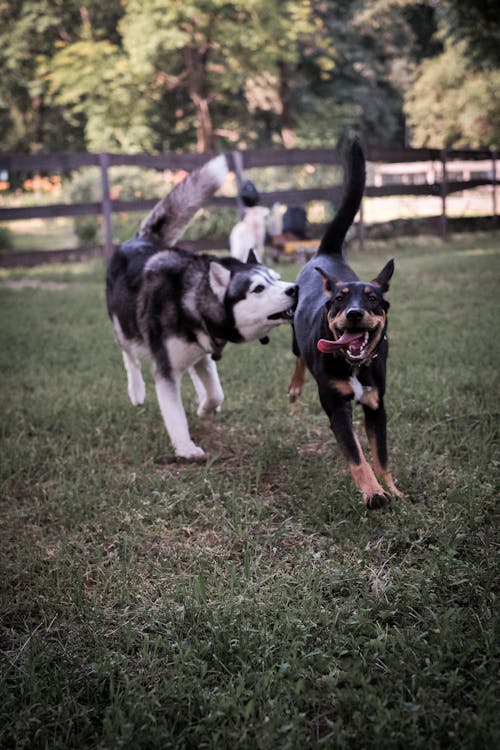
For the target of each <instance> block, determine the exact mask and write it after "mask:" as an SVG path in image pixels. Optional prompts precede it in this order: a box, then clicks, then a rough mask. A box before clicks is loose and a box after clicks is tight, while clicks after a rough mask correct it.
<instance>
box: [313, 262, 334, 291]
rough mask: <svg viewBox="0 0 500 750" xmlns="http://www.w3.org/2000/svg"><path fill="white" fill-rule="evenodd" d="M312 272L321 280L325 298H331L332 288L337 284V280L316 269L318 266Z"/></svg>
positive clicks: (320, 269)
mask: <svg viewBox="0 0 500 750" xmlns="http://www.w3.org/2000/svg"><path fill="white" fill-rule="evenodd" d="M314 270H315V271H317V272H318V273H319V274H320V276H321V277H322V278H323V292H324V293H325V294H326V296H327V297H331V296H332V291H333V288H334V287H335V286H336V285H337V284H338V283H339V280H338V279H336V278H335V276H329V275H328V274H327V273H325V272H324V271H323V269H322V268H318V266H315V267H314Z"/></svg>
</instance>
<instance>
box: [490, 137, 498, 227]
mask: <svg viewBox="0 0 500 750" xmlns="http://www.w3.org/2000/svg"><path fill="white" fill-rule="evenodd" d="M491 179H492V184H491V197H492V199H493V207H492V208H493V222H494V226H496V223H497V152H496V151H492V152H491Z"/></svg>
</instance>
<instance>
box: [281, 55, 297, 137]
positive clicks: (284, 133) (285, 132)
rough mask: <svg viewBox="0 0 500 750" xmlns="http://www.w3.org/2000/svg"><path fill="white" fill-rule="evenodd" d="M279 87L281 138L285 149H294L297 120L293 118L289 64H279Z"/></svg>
mask: <svg viewBox="0 0 500 750" xmlns="http://www.w3.org/2000/svg"><path fill="white" fill-rule="evenodd" d="M278 69H279V86H278V95H279V98H280V102H281V138H282V140H283V145H284V146H285V148H293V147H294V145H295V136H294V133H293V128H294V126H295V119H294V116H293V106H292V91H291V86H290V77H291V76H290V68H289V66H288V65H287V63H284V62H280V63H278Z"/></svg>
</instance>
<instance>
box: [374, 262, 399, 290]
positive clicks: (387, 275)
mask: <svg viewBox="0 0 500 750" xmlns="http://www.w3.org/2000/svg"><path fill="white" fill-rule="evenodd" d="M393 273H394V261H393V260H390V261H388V262H387V263H386V264H385V266H384V267H383V269H382V270H381V271H380V273H379V275H378V276H377V277H376V278H375V279H373V280H372V284H378V286H379V287H380V288H381V290H382V292H387V291H388V289H389V286H390V283H391V278H392V274H393Z"/></svg>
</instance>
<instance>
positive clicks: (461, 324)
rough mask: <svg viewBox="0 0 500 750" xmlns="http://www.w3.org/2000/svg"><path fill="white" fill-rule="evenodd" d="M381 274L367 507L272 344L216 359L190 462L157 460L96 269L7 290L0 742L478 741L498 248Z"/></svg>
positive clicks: (156, 426) (374, 265)
mask: <svg viewBox="0 0 500 750" xmlns="http://www.w3.org/2000/svg"><path fill="white" fill-rule="evenodd" d="M392 256H394V257H395V260H396V272H395V276H394V280H393V288H392V290H391V294H390V299H391V302H392V307H391V311H390V321H389V322H390V341H391V354H390V361H389V386H388V396H387V408H388V412H389V428H388V430H389V440H390V448H391V455H392V463H393V466H394V470H395V474H396V477H397V481H398V484H399V486H400V488H401V489H402V490H404V492H405V493H406V499H405V500H404V501H394V502H393V503H392V505H391V507H390V509H389V510H387V511H379V512H377V511H371V512H367V511H366V510H365V509H364V507H363V504H362V502H361V500H360V498H359V496H358V493H357V492H356V491H355V489H354V487H353V485H352V483H351V480H350V478H349V476H348V472H347V470H346V467H345V465H344V463H343V461H342V460H341V457H340V454H339V450H338V448H337V446H336V444H335V442H334V439H333V437H332V435H331V433H330V430H329V428H328V424H327V420H326V416H325V415H324V413H323V412H322V410H321V408H320V406H319V403H318V399H317V395H316V392H315V386H314V383H313V382H312V380H311V379H310V378H309V380H308V381H307V384H306V389H305V393H304V396H303V398H302V400H301V401H300V403H298V404H296V405H293V406H290V405H289V404H288V402H287V398H286V390H287V384H288V380H289V377H290V374H291V371H292V368H293V358H292V355H291V353H290V330H289V329H288V328H286V327H282V328H281V329H279V330H278V331H277V332H276V333H274V334H273V335H272V338H271V343H270V345H269V346H267V347H263V346H260V345H259V344H250V345H243V346H239V347H237V346H232V345H229V346H228V348H227V351H226V353H225V355H224V357H223V359H222V361H221V363H220V367H219V371H220V375H221V380H222V383H223V386H224V389H225V393H226V402H225V404H224V408H223V411H222V413H221V414H220V415H218V416H217V417H216V418H214V419H211V420H208V421H206V422H200V421H199V420H197V418H196V416H195V410H194V408H192V407H190V409H189V419H190V422H191V425H192V433H193V437H194V439H195V441H196V442H198V443H199V444H201V445H202V446H203V447H204V448H205V449H206V450H208V451H209V452H210V460H209V461H208V462H207V463H206V464H204V465H186V464H178V463H175V462H174V461H173V456H172V450H171V448H170V445H169V443H168V440H167V437H166V434H165V432H164V428H163V425H162V421H161V418H160V414H159V409H158V407H157V404H156V402H155V398H154V393H153V391H152V388H151V378H150V377H148V379H147V387H148V389H149V390H148V397H149V398H148V400H147V401H146V404H145V405H144V407H140V408H138V409H135V408H133V407H132V406H131V405H130V403H129V401H128V398H127V394H126V385H125V374H124V372H123V367H122V362H121V356H120V353H119V350H118V348H117V347H116V345H115V344H114V342H113V338H112V334H111V329H110V325H109V323H108V321H107V318H106V315H105V310H104V293H103V278H102V277H103V267H102V265H101V264H100V263H99V262H96V261H94V262H93V263H90V264H82V265H72V266H64V267H63V266H59V267H56V266H54V267H49V266H44V267H40V268H38V269H35V270H31V271H29V272H26V271H21V270H20V271H12V272H8V273H7V272H3V276H2V277H0V281H2V283H3V288H1V289H0V311H1V320H2V326H1V333H0V337H1V338H0V343H1V346H0V372H1V378H2V381H1V382H2V417H1V430H2V445H1V453H0V461H1V489H2V492H1V497H2V514H1V519H2V521H1V539H0V550H1V552H0V556H1V565H2V570H1V573H0V581H1V594H2V601H1V618H0V623H1V624H0V628H1V630H0V632H1V637H2V650H3V661H2V671H3V675H2V679H1V682H0V685H1V687H0V691H1V692H0V695H1V702H0V746H1V747H2V748H16V750H20V749H26V750H28V749H29V750H32V749H33V748H47V749H49V750H68V749H70V748H74V749H75V750H77V749H78V750H84V749H87V748H89V749H90V748H98V749H99V750H104V749H113V748H130V749H131V750H132V748H134V749H136V748H137V749H139V750H143V749H146V748H151V749H153V748H161V749H162V750H163V749H166V748H176V749H179V750H180V749H181V748H182V749H186V750H187V749H188V748H189V749H193V750H194V749H195V748H196V749H197V748H208V749H212V750H220V749H223V750H224V749H225V748H228V749H231V750H233V749H235V748H247V749H248V750H254V749H259V748H260V749H262V750H268V749H269V750H282V749H285V748H289V749H290V750H295V749H296V748H297V749H302V748H320V747H325V748H335V749H337V748H349V749H350V748H355V749H356V750H360V749H362V748H380V749H383V750H387V749H389V750H390V749H391V748H412V749H413V748H425V749H426V750H429V749H430V750H432V749H433V748H444V747H446V748H457V749H458V748H460V750H468V749H472V748H474V749H475V748H493V747H498V746H499V744H500V710H499V709H500V706H499V684H498V677H499V666H500V646H499V640H498V632H499V629H498V625H499V620H498V595H499V586H498V570H499V568H498V563H499V550H500V546H499V542H500V540H499V535H498V512H497V505H496V503H497V497H498V495H497V490H498V484H497V480H498V466H499V455H498V450H497V448H498V424H499V406H498V404H499V399H498V396H499V383H498V371H499V366H500V349H499V345H498V318H499V314H500V310H499V308H500V283H499V279H500V235H499V234H496V235H494V234H492V235H477V236H468V237H462V238H460V239H455V240H452V241H450V242H449V243H448V244H447V245H442V244H440V243H439V242H438V241H435V240H433V239H430V238H425V240H422V241H421V242H420V243H417V244H413V245H410V244H409V242H408V241H407V242H403V241H400V242H393V243H391V244H390V245H384V246H382V245H381V246H379V247H373V246H372V248H371V249H370V251H369V252H367V253H365V254H364V255H363V256H360V255H353V257H352V258H351V260H352V264H353V266H354V267H355V268H356V269H357V270H358V271H359V273H360V274H361V275H362V276H363V277H369V278H371V277H372V276H374V275H375V273H376V272H377V271H378V270H379V268H380V267H381V266H382V264H383V263H384V262H385V261H386V260H388V258H389V257H392ZM280 270H281V271H282V274H283V276H284V277H286V278H290V279H292V278H294V277H295V274H296V272H297V267H296V266H283V267H282V269H280ZM28 274H29V275H28ZM147 374H148V375H149V372H148V373H147ZM190 395H191V390H190V385H189V384H188V383H186V397H189V396H190ZM356 415H357V418H358V419H359V417H360V412H356Z"/></svg>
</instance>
